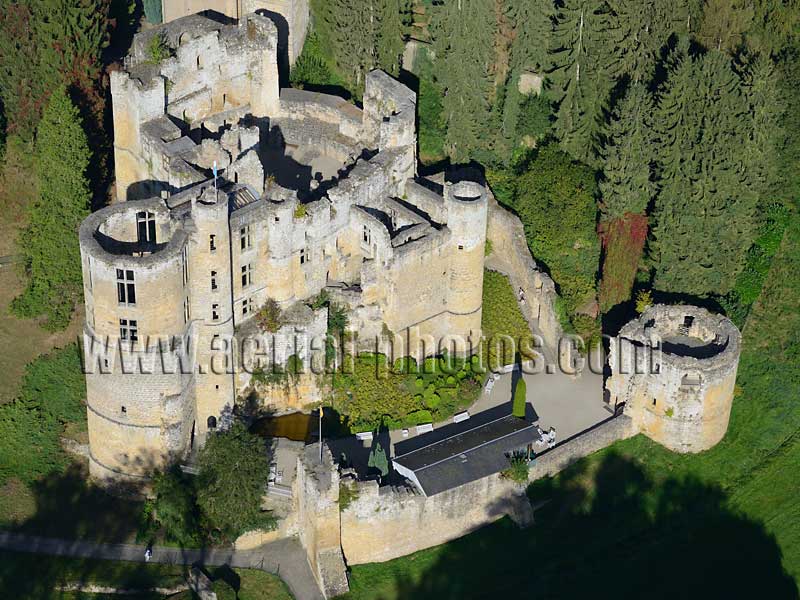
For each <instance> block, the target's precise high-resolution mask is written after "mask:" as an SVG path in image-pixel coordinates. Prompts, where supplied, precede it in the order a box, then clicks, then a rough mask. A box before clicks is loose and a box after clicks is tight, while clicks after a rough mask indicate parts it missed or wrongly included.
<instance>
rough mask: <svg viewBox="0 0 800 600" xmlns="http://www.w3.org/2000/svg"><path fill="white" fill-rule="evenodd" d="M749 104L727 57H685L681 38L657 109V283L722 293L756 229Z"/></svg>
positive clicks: (689, 290) (677, 288)
mask: <svg viewBox="0 0 800 600" xmlns="http://www.w3.org/2000/svg"><path fill="white" fill-rule="evenodd" d="M748 110H749V109H748V103H747V100H746V98H745V97H744V96H743V95H742V93H741V85H740V81H739V78H738V76H737V74H736V73H735V72H734V71H733V69H732V67H731V63H730V59H729V58H728V57H727V56H726V55H724V54H723V53H721V52H718V51H716V50H714V51H710V52H708V53H707V54H701V55H696V56H693V55H690V54H689V52H688V42H686V41H685V40H684V41H682V42H681V44H680V45H679V47H678V48H677V50H676V51H675V52H674V53H673V55H672V56H671V57H670V60H669V73H668V77H667V80H666V82H665V84H664V86H663V89H662V91H661V97H660V101H659V106H658V108H657V110H656V113H655V114H656V118H655V123H656V130H657V134H658V136H659V145H658V153H657V158H658V172H659V178H660V187H661V189H660V192H659V195H658V198H657V201H656V204H655V208H656V210H655V215H654V216H655V225H654V229H653V237H652V240H651V245H650V247H651V251H652V252H651V253H652V256H651V258H652V259H653V262H654V266H655V285H656V287H657V288H659V289H662V290H669V291H672V292H681V293H686V294H693V295H697V296H706V295H709V294H725V293H727V292H728V291H730V289H731V287H732V285H733V283H734V280H735V279H736V276H737V275H738V274H739V272H740V271H741V269H742V267H743V265H744V261H745V257H746V253H747V250H748V249H749V248H750V246H751V244H752V242H753V239H754V236H755V233H756V230H757V226H758V221H757V214H756V207H757V203H758V198H757V194H755V193H754V190H753V187H752V181H751V180H750V179H749V177H750V174H749V173H748V172H747V164H746V153H744V152H742V147H743V143H744V142H745V141H746V140H747V139H748V138H749V137H750V133H751V132H750V127H751V120H750V118H749V116H748Z"/></svg>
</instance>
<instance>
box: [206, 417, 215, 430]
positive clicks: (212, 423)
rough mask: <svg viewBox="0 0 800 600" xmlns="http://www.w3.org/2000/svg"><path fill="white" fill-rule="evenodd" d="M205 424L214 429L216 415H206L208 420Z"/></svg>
mask: <svg viewBox="0 0 800 600" xmlns="http://www.w3.org/2000/svg"><path fill="white" fill-rule="evenodd" d="M206 425H208V428H209V429H216V428H217V417H215V416H214V415H211V416H210V417H208V420H207V421H206Z"/></svg>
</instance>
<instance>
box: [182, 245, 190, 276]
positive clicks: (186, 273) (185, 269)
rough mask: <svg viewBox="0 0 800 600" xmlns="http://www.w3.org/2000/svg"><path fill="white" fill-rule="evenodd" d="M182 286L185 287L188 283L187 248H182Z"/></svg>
mask: <svg viewBox="0 0 800 600" xmlns="http://www.w3.org/2000/svg"><path fill="white" fill-rule="evenodd" d="M182 258H183V285H184V286H185V285H186V284H187V283H188V282H189V248H188V247H187V246H184V247H183V253H182Z"/></svg>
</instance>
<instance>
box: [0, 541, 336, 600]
mask: <svg viewBox="0 0 800 600" xmlns="http://www.w3.org/2000/svg"><path fill="white" fill-rule="evenodd" d="M0 548H2V549H4V550H13V551H16V552H31V553H35V554H49V555H53V556H73V557H79V558H99V559H106V560H124V561H129V562H139V563H143V562H145V560H144V551H145V546H138V545H135V544H103V543H97V542H91V541H86V540H62V539H57V538H45V537H39V536H34V535H24V534H19V533H9V532H0ZM150 561H151V562H154V563H165V564H180V565H192V564H194V563H200V564H202V565H205V566H209V567H214V566H220V565H230V566H231V567H236V568H240V569H260V570H262V571H266V572H267V573H274V574H275V575H278V576H280V578H281V579H283V580H284V581H285V582H286V585H288V586H289V589H290V590H291V592H292V594H294V597H295V598H296V600H322V598H323V596H322V594H321V592H320V590H319V587H318V586H317V582H316V581H315V579H314V576H313V575H312V573H311V566H310V565H309V564H308V558H307V556H306V552H305V550H303V548H302V547H301V546H300V542H299V541H297V540H296V539H291V538H289V539H282V540H277V541H275V542H271V543H269V544H265V545H264V546H261V548H259V549H257V550H248V551H234V550H233V549H226V548H219V549H210V548H209V549H201V550H194V549H183V548H166V547H162V546H154V547H153V557H152V558H151V559H150Z"/></svg>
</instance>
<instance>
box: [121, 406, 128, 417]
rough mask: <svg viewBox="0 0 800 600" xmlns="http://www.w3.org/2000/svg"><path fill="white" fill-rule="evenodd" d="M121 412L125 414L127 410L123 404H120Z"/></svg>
mask: <svg viewBox="0 0 800 600" xmlns="http://www.w3.org/2000/svg"><path fill="white" fill-rule="evenodd" d="M121 412H122V414H123V415H124V414H127V412H128V409H127V408H125V407H124V406H122V407H121Z"/></svg>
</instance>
